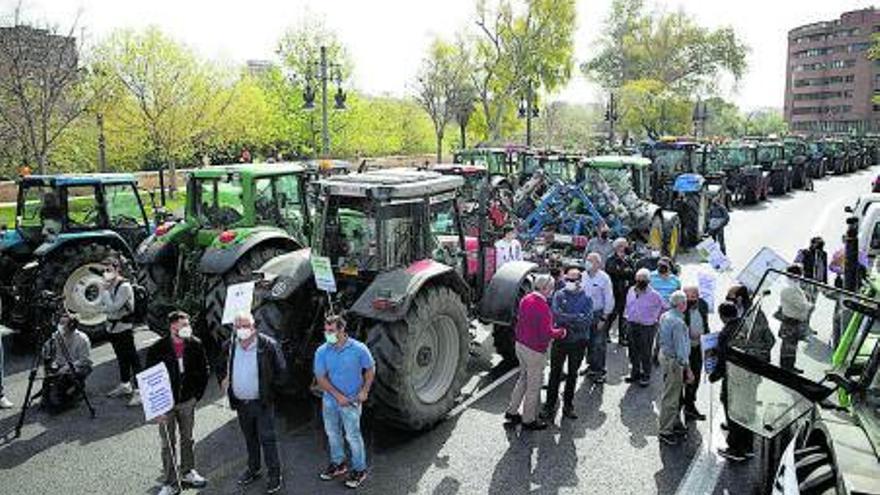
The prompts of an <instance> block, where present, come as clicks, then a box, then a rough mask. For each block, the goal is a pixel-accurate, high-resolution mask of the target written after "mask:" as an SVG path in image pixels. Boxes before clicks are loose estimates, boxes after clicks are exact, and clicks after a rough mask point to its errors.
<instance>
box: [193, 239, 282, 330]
mask: <svg viewBox="0 0 880 495" xmlns="http://www.w3.org/2000/svg"><path fill="white" fill-rule="evenodd" d="M285 252H287V251H285V250H284V249H281V248H279V247H276V246H260V245H257V246H256V247H254V248H253V249H251V250H250V251H248V252H247V253H245V255H244V256H242V257H241V258H239V259H238V261H236V262H235V265H233V266H232V268H231V269H230V270H229V271H228V272H226V273H224V274H223V275H212V276H210V277H208V279H207V281H206V283H205V326H206V328H205V336H206V337H208V338H209V339H211V340H213V343H215V344H217V345H218V346H219V343H220V342H223V341H224V340H225V339H227V338H229V335H230V331H229V329H228V328H224V326H223V325H222V324H221V322H222V320H223V308H224V307H225V305H226V289H227V287H229V286H230V285H234V284H238V283H241V282H246V281H248V280H253V278H254V271H255V270H257V269H259V268H260V267H261V266H263V265H264V264H265V263H266V262H267V261H269V260H270V259H272V258H274V257H276V256H278V255H281V254H284V253H285Z"/></svg>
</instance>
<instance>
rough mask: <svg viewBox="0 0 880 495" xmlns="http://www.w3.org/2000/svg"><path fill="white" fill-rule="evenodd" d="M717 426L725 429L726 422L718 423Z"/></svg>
mask: <svg viewBox="0 0 880 495" xmlns="http://www.w3.org/2000/svg"><path fill="white" fill-rule="evenodd" d="M718 426H720V427H721V429H722V430H724V431H727V423H725V422H722V423H721V424H720V425H718Z"/></svg>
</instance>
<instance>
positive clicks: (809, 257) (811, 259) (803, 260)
mask: <svg viewBox="0 0 880 495" xmlns="http://www.w3.org/2000/svg"><path fill="white" fill-rule="evenodd" d="M794 261H795V263H800V264H802V265H804V277H805V278H811V279H813V280H816V281H817V282H822V283H827V282H828V253H826V252H825V250H823V249H814V248H807V249H801V250H800V251H798V254H797V256H796V257H795V260H794Z"/></svg>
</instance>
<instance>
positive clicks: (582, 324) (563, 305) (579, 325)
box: [553, 289, 593, 344]
mask: <svg viewBox="0 0 880 495" xmlns="http://www.w3.org/2000/svg"><path fill="white" fill-rule="evenodd" d="M553 319H554V320H555V322H556V324H557V325H558V326H560V327H563V328H565V329H566V331H567V332H566V334H565V338H564V339H562V340H561V341H560V342H564V343H566V344H568V343H576V342H581V343H583V342H586V341H587V339H588V338H589V337H590V325H592V323H593V301H592V300H590V298H589V296H587V294H586V293H585V292H584V291H582V290H577V291H574V292H569V291H567V290H565V289H562V290H558V291H556V293H555V294H553Z"/></svg>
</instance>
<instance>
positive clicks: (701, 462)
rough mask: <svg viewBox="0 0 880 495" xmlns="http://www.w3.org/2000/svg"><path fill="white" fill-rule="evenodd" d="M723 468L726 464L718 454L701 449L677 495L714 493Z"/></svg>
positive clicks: (676, 492)
mask: <svg viewBox="0 0 880 495" xmlns="http://www.w3.org/2000/svg"><path fill="white" fill-rule="evenodd" d="M661 448H662V447H661ZM722 466H724V462H723V461H722V460H721V457H720V456H719V455H718V454H716V453H715V452H713V451H712V450H710V449H708V448H705V449H704V448H701V449H700V454H699V455H698V456H696V457H694V460H693V461H691V465H690V466H688V470H687V472H686V473H685V475H684V478H682V480H681V483H680V484H679V485H678V490H676V491H675V495H692V494H695V493H712V492H714V491H715V485H716V484H718V477H719V476H720V475H721V468H722Z"/></svg>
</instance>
